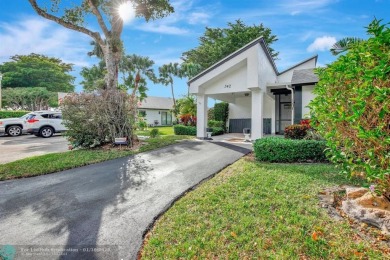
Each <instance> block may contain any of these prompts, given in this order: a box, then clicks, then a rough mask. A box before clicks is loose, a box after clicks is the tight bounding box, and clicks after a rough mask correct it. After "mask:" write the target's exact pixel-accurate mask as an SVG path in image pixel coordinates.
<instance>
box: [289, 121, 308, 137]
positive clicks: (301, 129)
mask: <svg viewBox="0 0 390 260" xmlns="http://www.w3.org/2000/svg"><path fill="white" fill-rule="evenodd" d="M309 129H310V126H309V125H300V124H297V125H289V126H287V127H286V129H284V137H285V138H288V139H303V138H304V137H305V136H306V135H307V131H308V130H309Z"/></svg>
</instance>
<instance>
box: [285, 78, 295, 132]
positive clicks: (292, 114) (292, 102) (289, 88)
mask: <svg viewBox="0 0 390 260" xmlns="http://www.w3.org/2000/svg"><path fill="white" fill-rule="evenodd" d="M286 88H287V89H288V90H290V91H291V124H292V125H293V124H294V103H295V98H294V89H293V88H292V87H290V86H289V85H286Z"/></svg>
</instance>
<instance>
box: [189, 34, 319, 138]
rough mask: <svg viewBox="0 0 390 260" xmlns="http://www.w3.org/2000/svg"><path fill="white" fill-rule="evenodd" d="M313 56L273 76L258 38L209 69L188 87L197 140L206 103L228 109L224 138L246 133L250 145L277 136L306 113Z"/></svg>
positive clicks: (273, 68)
mask: <svg viewBox="0 0 390 260" xmlns="http://www.w3.org/2000/svg"><path fill="white" fill-rule="evenodd" d="M316 63H317V56H313V57H311V58H308V59H306V60H304V61H302V62H300V63H298V64H296V65H294V66H292V67H291V68H289V69H286V70H284V71H282V72H279V71H278V69H277V68H276V66H275V63H274V61H273V59H272V58H271V55H270V52H269V50H268V48H267V46H266V43H265V41H264V40H263V38H258V39H256V40H254V41H252V42H251V43H249V44H247V45H246V46H244V47H242V48H241V49H239V50H237V51H236V52H234V53H232V54H231V55H229V56H227V57H226V58H224V59H222V60H220V61H219V62H217V63H215V64H214V65H213V66H211V67H210V68H208V69H206V70H205V71H203V72H201V73H200V74H198V75H197V76H195V77H194V78H192V79H190V80H189V82H188V85H189V90H190V93H192V94H194V95H196V96H197V137H198V138H200V139H204V138H205V137H206V127H207V104H208V98H213V99H217V100H222V101H225V102H228V103H229V123H228V124H229V125H228V127H229V132H230V133H235V132H236V133H242V131H243V128H251V138H252V140H255V139H258V138H262V137H263V135H264V134H282V133H283V132H284V129H285V127H286V126H288V125H291V124H293V123H299V121H300V120H301V119H302V118H304V117H305V116H306V115H308V113H309V108H308V107H307V105H308V104H309V102H310V101H311V100H312V99H313V97H314V95H313V93H312V91H313V88H314V85H315V84H316V83H317V82H318V78H317V76H316V75H315V74H314V72H313V69H314V68H315V67H316Z"/></svg>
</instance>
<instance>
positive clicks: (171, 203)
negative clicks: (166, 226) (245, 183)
mask: <svg viewBox="0 0 390 260" xmlns="http://www.w3.org/2000/svg"><path fill="white" fill-rule="evenodd" d="M251 152H252V151H250V150H248V151H247V152H246V153H243V155H242V156H241V157H240V158H238V159H237V160H235V161H234V162H232V163H230V164H228V165H226V166H225V167H222V168H221V169H219V170H217V171H216V172H215V173H213V174H210V175H209V176H207V177H206V178H203V179H202V180H200V181H199V182H198V183H196V184H195V185H193V186H191V187H189V188H188V189H186V190H185V191H183V192H182V193H180V194H179V195H178V196H176V197H175V198H174V199H172V200H171V201H170V202H169V203H168V204H167V205H166V206H165V207H164V208H163V209H162V210H161V211H160V212H159V213H158V214H157V216H155V217H154V218H153V220H152V222H150V223H149V225H148V226H147V228H146V229H145V230H144V232H143V233H142V245H141V246H140V248H139V250H138V253H137V259H141V252H142V250H143V248H144V246H145V238H146V236H147V235H148V234H149V232H150V231H151V230H152V229H153V228H154V226H155V224H156V222H157V221H158V220H159V219H160V218H161V217H162V216H163V215H164V214H165V213H166V212H167V211H168V210H169V209H170V208H171V207H172V206H174V205H175V203H176V202H177V201H179V200H180V199H181V198H183V197H184V196H185V195H186V194H187V193H188V192H191V191H194V190H196V189H197V188H198V187H199V186H200V185H202V184H203V183H204V182H206V181H208V180H211V179H212V178H214V177H215V176H216V175H217V174H218V173H220V172H221V171H222V170H224V169H226V168H227V167H229V166H230V165H232V164H234V163H235V162H237V161H238V160H240V159H241V158H242V157H244V156H246V155H248V154H249V153H251Z"/></svg>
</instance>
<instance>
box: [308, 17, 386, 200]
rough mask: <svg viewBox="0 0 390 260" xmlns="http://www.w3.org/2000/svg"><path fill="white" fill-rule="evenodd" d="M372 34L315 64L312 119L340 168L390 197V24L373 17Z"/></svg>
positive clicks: (368, 29)
mask: <svg viewBox="0 0 390 260" xmlns="http://www.w3.org/2000/svg"><path fill="white" fill-rule="evenodd" d="M367 32H368V34H369V35H371V37H370V38H369V39H367V40H364V41H362V42H360V43H357V44H354V45H352V46H351V48H350V49H349V50H348V53H347V54H345V55H341V56H339V57H338V59H337V60H336V61H335V62H333V63H332V64H330V65H328V67H326V68H322V69H317V70H316V72H317V74H318V76H319V79H320V80H319V82H318V84H317V85H316V87H315V89H314V93H315V94H316V98H315V99H314V100H313V101H312V102H311V103H310V108H311V113H312V116H311V117H312V119H313V120H312V121H313V122H312V123H313V126H315V128H316V130H317V131H318V132H319V133H320V134H321V135H322V136H324V138H325V139H326V140H327V145H328V147H329V148H330V149H329V155H330V159H331V160H332V162H334V163H336V164H338V165H339V166H341V168H342V169H343V170H342V173H344V174H347V175H349V176H362V177H363V178H365V180H366V181H368V182H369V183H376V184H377V191H378V192H380V193H383V194H384V195H385V196H387V197H388V198H389V199H390V157H389V155H390V154H389V151H390V98H389V97H390V88H389V86H390V55H389V53H390V40H389V39H390V28H389V26H388V24H383V25H381V21H378V20H374V21H373V22H372V23H371V24H370V25H369V26H368V27H367Z"/></svg>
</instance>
